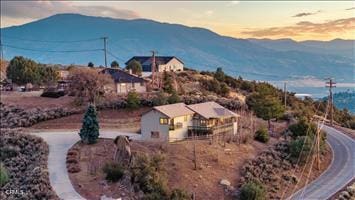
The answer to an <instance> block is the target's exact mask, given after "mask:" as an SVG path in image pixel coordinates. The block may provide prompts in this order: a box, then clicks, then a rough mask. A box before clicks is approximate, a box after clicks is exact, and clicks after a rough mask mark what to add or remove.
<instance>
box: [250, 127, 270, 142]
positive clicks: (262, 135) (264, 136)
mask: <svg viewBox="0 0 355 200" xmlns="http://www.w3.org/2000/svg"><path fill="white" fill-rule="evenodd" d="M254 138H255V140H257V141H259V142H262V143H267V142H268V141H269V139H270V136H269V133H268V131H267V129H266V128H261V129H259V130H257V131H256V132H255V137H254Z"/></svg>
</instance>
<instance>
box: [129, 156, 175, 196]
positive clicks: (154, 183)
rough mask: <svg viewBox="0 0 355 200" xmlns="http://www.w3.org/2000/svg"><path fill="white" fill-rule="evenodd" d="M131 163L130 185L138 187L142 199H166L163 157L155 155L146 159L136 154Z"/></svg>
mask: <svg viewBox="0 0 355 200" xmlns="http://www.w3.org/2000/svg"><path fill="white" fill-rule="evenodd" d="M133 158H134V159H133V162H132V166H131V169H132V183H136V184H138V185H139V188H140V189H141V190H142V191H143V192H144V199H167V198H168V197H169V196H168V193H167V177H166V173H165V170H164V165H163V162H164V157H163V156H162V155H160V154H156V155H154V156H152V157H148V156H147V155H146V154H137V155H136V156H135V157H133Z"/></svg>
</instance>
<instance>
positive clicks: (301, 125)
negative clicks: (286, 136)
mask: <svg viewBox="0 0 355 200" xmlns="http://www.w3.org/2000/svg"><path fill="white" fill-rule="evenodd" d="M288 129H289V130H290V131H291V132H292V137H293V138H297V137H298V136H305V135H307V134H308V135H316V134H317V126H316V125H315V124H314V123H312V122H309V121H307V120H306V119H301V120H300V121H299V122H298V123H297V124H292V125H291V126H289V128H288Z"/></svg>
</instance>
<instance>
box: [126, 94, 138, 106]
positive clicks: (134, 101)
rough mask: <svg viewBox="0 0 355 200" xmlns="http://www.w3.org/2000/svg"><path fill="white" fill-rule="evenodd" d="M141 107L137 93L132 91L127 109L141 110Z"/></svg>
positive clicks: (128, 97)
mask: <svg viewBox="0 0 355 200" xmlns="http://www.w3.org/2000/svg"><path fill="white" fill-rule="evenodd" d="M139 106H140V99H139V96H138V94H137V93H136V92H134V91H131V92H129V93H128V96H127V107H128V108H131V109H136V108H139Z"/></svg>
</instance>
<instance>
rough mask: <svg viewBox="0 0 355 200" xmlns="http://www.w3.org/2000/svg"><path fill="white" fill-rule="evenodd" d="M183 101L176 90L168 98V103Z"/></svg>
mask: <svg viewBox="0 0 355 200" xmlns="http://www.w3.org/2000/svg"><path fill="white" fill-rule="evenodd" d="M180 101H181V99H180V97H179V95H178V94H177V92H176V91H175V90H174V91H173V92H172V94H171V95H170V96H169V98H168V103H169V104H173V103H179V102H180Z"/></svg>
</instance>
